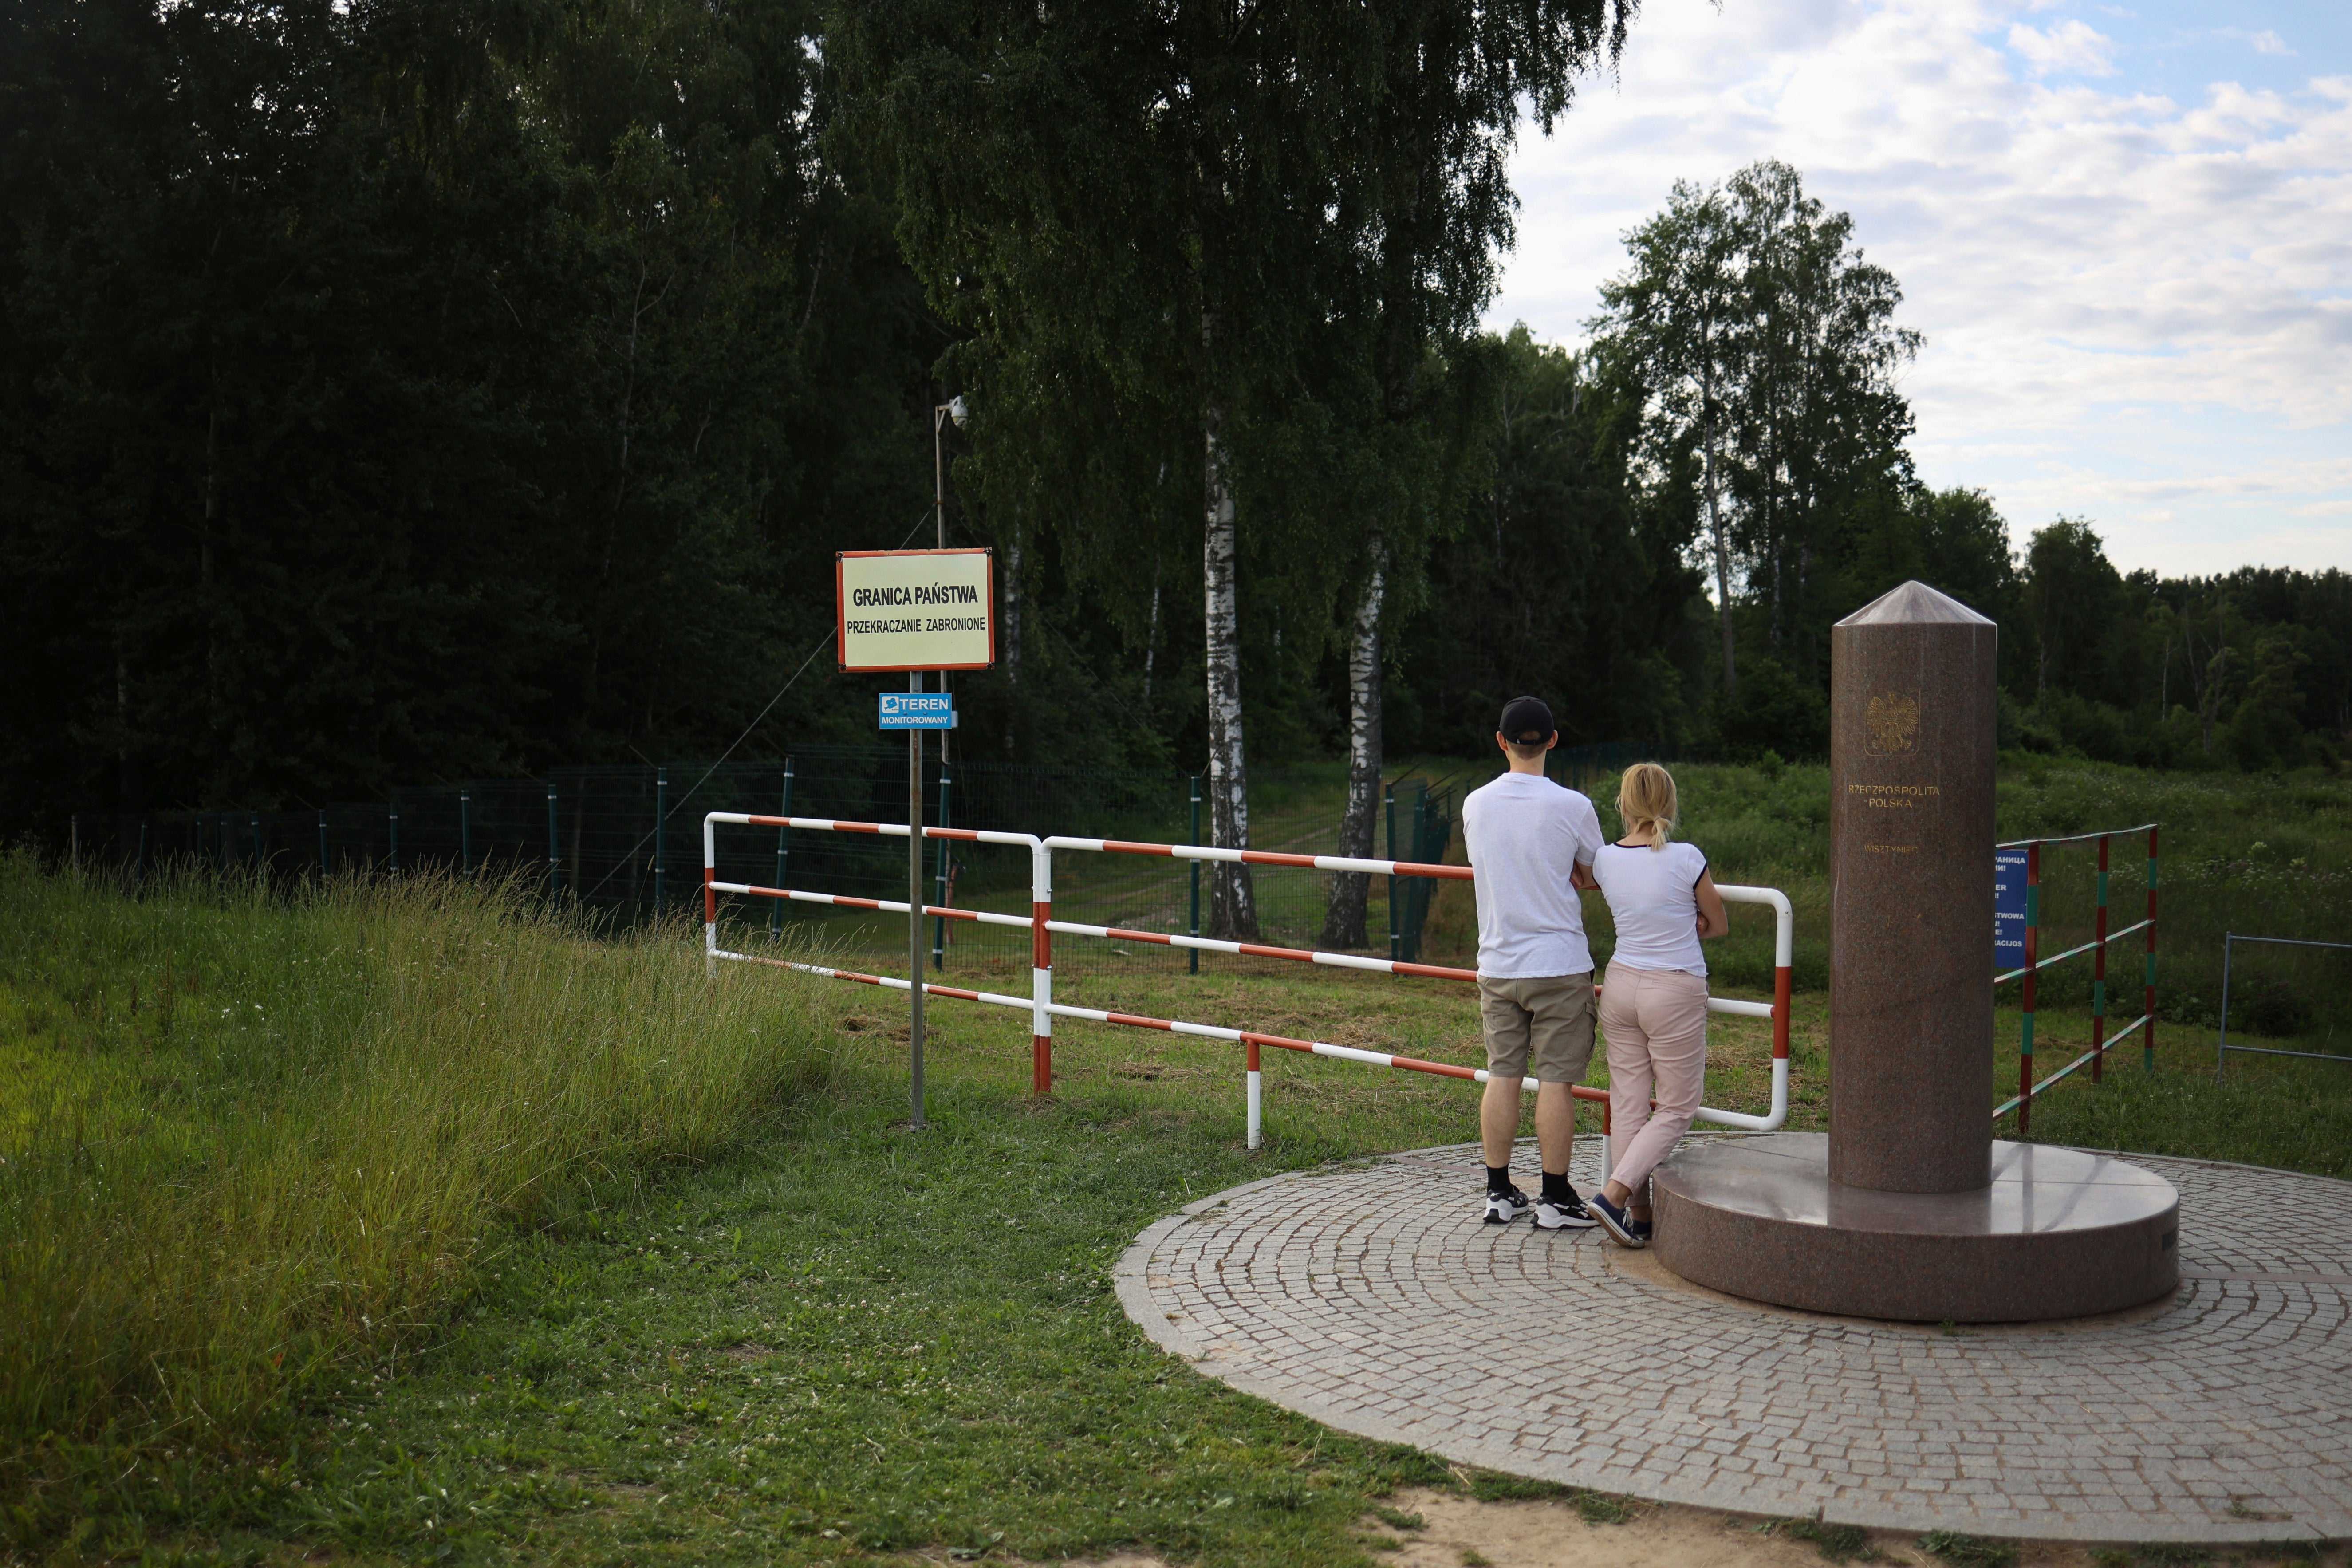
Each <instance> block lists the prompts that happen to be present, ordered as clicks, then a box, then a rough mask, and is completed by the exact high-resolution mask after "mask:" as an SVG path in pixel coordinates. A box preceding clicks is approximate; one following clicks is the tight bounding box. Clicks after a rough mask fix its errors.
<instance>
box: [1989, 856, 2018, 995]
mask: <svg viewBox="0 0 2352 1568" xmlns="http://www.w3.org/2000/svg"><path fill="white" fill-rule="evenodd" d="M1992 966H1993V968H1994V969H1996V970H2003V969H2022V968H2024V967H2025V851H2024V850H2022V849H1996V850H1994V851H1993V852H1992Z"/></svg>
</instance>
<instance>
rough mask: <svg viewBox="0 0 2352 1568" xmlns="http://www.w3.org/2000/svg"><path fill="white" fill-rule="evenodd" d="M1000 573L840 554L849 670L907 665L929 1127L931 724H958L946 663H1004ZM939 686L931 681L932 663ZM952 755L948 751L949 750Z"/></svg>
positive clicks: (872, 553) (885, 713)
mask: <svg viewBox="0 0 2352 1568" xmlns="http://www.w3.org/2000/svg"><path fill="white" fill-rule="evenodd" d="M994 587H995V584H994V580H993V578H992V576H991V574H990V572H989V552H987V551H986V550H844V551H840V552H836V554H835V557H834V589H835V594H834V609H835V623H836V627H837V631H836V637H837V650H838V658H839V659H840V663H841V668H842V672H843V673H844V674H856V673H860V672H866V673H872V674H883V673H892V674H899V673H903V674H904V675H906V677H907V678H908V679H907V690H906V692H905V693H903V694H901V693H899V692H896V691H885V692H883V693H882V694H881V704H880V721H881V727H882V728H883V729H885V730H904V731H906V732H907V976H908V983H909V989H908V993H907V997H908V1007H909V1011H910V1019H909V1022H910V1028H909V1030H908V1043H909V1053H908V1067H909V1069H910V1074H909V1076H910V1079H911V1083H910V1086H909V1098H910V1102H911V1104H912V1106H913V1116H912V1118H911V1123H912V1125H913V1126H914V1127H915V1128H916V1129H918V1130H920V1129H921V1128H922V1126H923V731H926V730H937V731H940V741H941V744H942V746H944V744H945V742H946V731H949V730H951V729H953V728H954V727H955V706H954V704H955V700H954V699H953V698H952V697H950V695H949V694H948V692H947V690H946V687H947V673H946V672H947V671H949V670H950V669H986V668H988V667H989V666H991V665H992V664H994V663H995V662H996V602H995V593H994ZM927 669H936V670H938V671H940V690H939V691H938V692H936V693H926V692H925V691H924V690H923V671H925V670H927ZM942 754H944V753H942Z"/></svg>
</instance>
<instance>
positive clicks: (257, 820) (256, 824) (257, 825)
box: [249, 812, 261, 871]
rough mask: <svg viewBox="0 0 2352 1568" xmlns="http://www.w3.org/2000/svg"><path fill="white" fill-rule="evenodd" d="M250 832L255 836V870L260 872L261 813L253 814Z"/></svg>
mask: <svg viewBox="0 0 2352 1568" xmlns="http://www.w3.org/2000/svg"><path fill="white" fill-rule="evenodd" d="M249 830H250V831H251V833H252V834H253V868H254V869H255V870H257V871H258V870H260V869H261V813H259V812H255V813H253V814H252V822H251V825H250V829H249Z"/></svg>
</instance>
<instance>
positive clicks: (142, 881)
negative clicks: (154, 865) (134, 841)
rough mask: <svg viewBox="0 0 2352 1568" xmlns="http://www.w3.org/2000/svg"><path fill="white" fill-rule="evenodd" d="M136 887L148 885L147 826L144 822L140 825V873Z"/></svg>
mask: <svg viewBox="0 0 2352 1568" xmlns="http://www.w3.org/2000/svg"><path fill="white" fill-rule="evenodd" d="M134 885H135V886H137V887H142V888H143V887H145V886H146V885H147V824H146V823H145V822H144V821H142V822H141V823H140V824H139V872H138V879H137V881H136V882H135V884H134Z"/></svg>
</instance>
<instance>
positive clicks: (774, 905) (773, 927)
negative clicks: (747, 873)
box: [768, 757, 793, 942]
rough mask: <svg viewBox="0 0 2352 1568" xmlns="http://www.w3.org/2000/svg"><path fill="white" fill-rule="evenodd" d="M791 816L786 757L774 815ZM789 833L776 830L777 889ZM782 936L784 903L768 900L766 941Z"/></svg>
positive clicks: (790, 767) (781, 880)
mask: <svg viewBox="0 0 2352 1568" xmlns="http://www.w3.org/2000/svg"><path fill="white" fill-rule="evenodd" d="M792 814H793V760H792V758H790V757H786V758H785V759H784V796H783V803H782V810H781V811H779V812H778V813H777V814H776V815H778V816H791V815H792ZM791 832H792V829H791V828H789V827H779V828H777V829H776V886H778V887H779V888H781V887H782V886H783V885H784V853H785V836H786V835H787V834H789V833H791ZM783 934H784V902H783V900H782V899H771V900H768V940H769V941H770V942H777V941H781V940H782V937H783Z"/></svg>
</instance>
